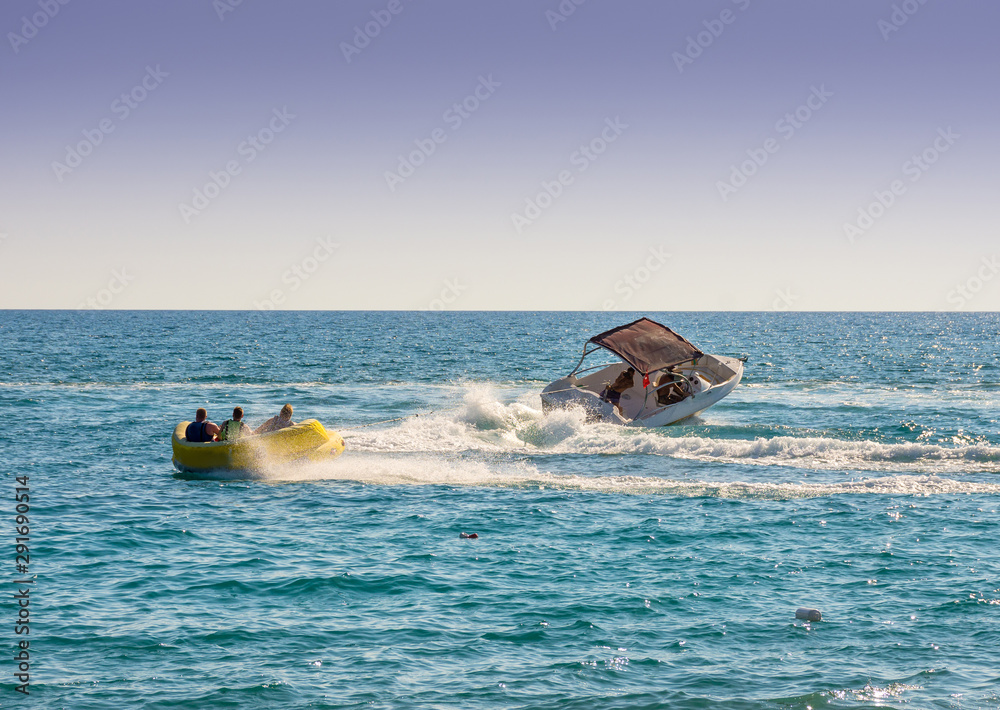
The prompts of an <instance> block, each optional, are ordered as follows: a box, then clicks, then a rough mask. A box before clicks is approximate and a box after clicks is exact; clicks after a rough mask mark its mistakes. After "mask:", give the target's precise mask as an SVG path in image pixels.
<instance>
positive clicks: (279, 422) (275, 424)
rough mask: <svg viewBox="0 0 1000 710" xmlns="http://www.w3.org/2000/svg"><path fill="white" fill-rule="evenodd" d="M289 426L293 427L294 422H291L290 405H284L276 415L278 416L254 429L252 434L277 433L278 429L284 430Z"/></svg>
mask: <svg viewBox="0 0 1000 710" xmlns="http://www.w3.org/2000/svg"><path fill="white" fill-rule="evenodd" d="M290 426H295V422H293V421H292V405H290V404H286V405H285V406H284V407H282V408H281V412H279V413H278V416H276V417H271V418H270V419H268V420H267V421H266V422H264V423H263V424H261V425H260V426H259V427H257V428H256V429H254V430H253V433H254V434H266V433H267V432H269V431H278V430H279V429H284V428H285V427H290Z"/></svg>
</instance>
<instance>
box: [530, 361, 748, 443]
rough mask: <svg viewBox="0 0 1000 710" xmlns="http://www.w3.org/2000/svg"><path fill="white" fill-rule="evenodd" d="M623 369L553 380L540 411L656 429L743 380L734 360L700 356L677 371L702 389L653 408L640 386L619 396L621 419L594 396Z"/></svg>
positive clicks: (718, 397) (695, 410)
mask: <svg viewBox="0 0 1000 710" xmlns="http://www.w3.org/2000/svg"><path fill="white" fill-rule="evenodd" d="M625 367H626V366H625V365H624V364H622V365H612V366H610V367H609V368H607V369H606V370H602V371H601V372H598V373H595V374H594V375H590V376H588V377H586V378H583V379H579V380H578V379H576V378H575V377H573V376H569V377H564V378H562V379H560V380H556V381H555V382H553V383H552V384H550V385H549V386H548V387H546V388H545V389H544V390H542V409H543V411H546V412H547V411H551V410H552V409H555V408H567V407H582V408H583V409H584V411H586V413H587V419H588V420H590V421H598V422H605V423H608V424H618V425H621V426H632V427H646V428H648V427H660V426H666V425H668V424H673V423H675V422H679V421H681V420H682V419H687V418H688V417H690V416H693V415H695V414H697V413H698V412H701V411H704V410H705V409H708V408H709V407H711V406H712V405H713V404H715V403H716V402H718V401H719V400H721V399H722V398H723V397H725V396H726V395H728V394H729V393H730V392H732V391H733V389H735V387H736V385H738V384H739V383H740V380H741V379H742V378H743V362H742V361H741V360H739V359H737V358H731V357H725V356H721V355H703V356H702V358H701V362H700V363H699V364H698V365H696V366H695V365H692V366H682V367H679V368H677V371H678V372H680V373H682V374H685V375H692V374H698V375H699V376H701V377H702V382H703V383H704V385H705V387H704V389H703V390H702V391H701V392H698V393H696V394H693V395H690V396H688V397H686V398H685V399H683V400H681V401H680V402H677V403H676V404H671V405H668V406H660V405H655V404H653V403H654V402H655V395H654V394H650V393H649V392H647V391H646V390H645V388H643V387H642V386H641V385H638V386H636V387H634V388H632V389H631V390H628V391H626V392H625V393H624V394H623V395H622V400H621V404H622V409H623V410H624V411H625V415H624V416H623V415H622V414H619V413H618V410H617V409H615V407H614V406H613V405H612V404H611V403H610V402H606V401H604V400H602V399H601V398H600V396H599V394H598V391H599V389H600V385H599V383H600V382H603V381H604V380H614V378H615V377H617V375H618V373H619V372H620V371H622V370H624V369H625Z"/></svg>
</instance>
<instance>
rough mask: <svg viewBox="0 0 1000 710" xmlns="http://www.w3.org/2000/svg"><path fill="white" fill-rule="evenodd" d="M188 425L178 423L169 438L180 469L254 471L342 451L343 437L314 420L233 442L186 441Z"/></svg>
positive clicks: (313, 459) (330, 457)
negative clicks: (267, 466) (266, 466)
mask: <svg viewBox="0 0 1000 710" xmlns="http://www.w3.org/2000/svg"><path fill="white" fill-rule="evenodd" d="M188 424H190V422H181V423H180V424H178V425H177V427H176V428H175V429H174V434H173V437H172V440H171V444H172V446H173V463H174V466H175V467H177V469H178V470H180V471H188V472H196V473H201V472H205V471H218V470H224V471H253V470H258V469H260V468H262V467H264V466H265V465H274V464H282V463H288V462H291V461H299V460H310V461H322V460H327V459H332V458H336V457H337V456H339V455H340V454H342V453H343V452H344V439H343V438H342V437H341V436H340V435H339V434H337V433H336V432H328V431H327V430H326V429H325V428H324V427H323V425H322V424H320V423H319V422H318V421H316V420H315V419H307V420H305V421H303V422H300V423H298V424H296V425H294V426H290V427H286V428H285V429H280V430H278V431H274V432H269V433H267V434H260V435H257V436H245V437H241V438H239V439H236V440H235V441H213V442H205V443H195V442H189V441H188V440H187V438H186V437H185V435H184V434H185V431H186V430H187V426H188Z"/></svg>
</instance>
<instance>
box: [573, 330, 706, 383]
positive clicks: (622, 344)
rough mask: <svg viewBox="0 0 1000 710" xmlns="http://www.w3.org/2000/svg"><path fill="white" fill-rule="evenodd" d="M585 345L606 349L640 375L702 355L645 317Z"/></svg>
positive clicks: (681, 339) (679, 337)
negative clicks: (590, 344) (589, 344)
mask: <svg viewBox="0 0 1000 710" xmlns="http://www.w3.org/2000/svg"><path fill="white" fill-rule="evenodd" d="M588 342H590V343H593V344H594V345H597V346H600V347H602V348H604V349H605V350H610V351H611V352H613V353H614V354H615V355H617V356H618V357H620V358H621V359H622V360H624V361H625V362H627V363H628V364H629V365H631V366H632V367H634V368H635V369H636V371H638V372H640V373H642V374H643V375H648V374H649V373H651V372H656V371H657V370H662V369H664V368H667V367H672V366H673V365H679V364H680V363H682V362H687V361H688V360H694V359H695V358H697V357H700V356H701V355H702V354H703V353H702V352H701V350H699V349H698V348H696V347H695V346H694V345H692V344H691V343H689V342H688V341H687V340H685V339H684V338H682V337H681V336H680V335H678V334H677V333H675V332H674V331H672V330H670V328H668V327H667V326H665V325H661V324H660V323H657V322H656V321H652V320H650V319H649V318H640V319H639V320H637V321H633V322H632V323H628V324H626V325H620V326H618V327H617V328H612V329H611V330H609V331H607V332H604V333H601V334H600V335H595V336H594V337H593V338H591V339H590V340H589V341H588Z"/></svg>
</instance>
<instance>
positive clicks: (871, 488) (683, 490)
mask: <svg viewBox="0 0 1000 710" xmlns="http://www.w3.org/2000/svg"><path fill="white" fill-rule="evenodd" d="M198 478H201V479H210V480H229V481H232V480H259V481H269V482H273V483H292V482H310V481H312V482H318V481H343V482H351V483H359V484H365V485H378V486H447V487H477V488H507V489H531V490H551V491H579V492H589V493H606V494H619V495H645V496H658V495H666V496H680V497H685V498H732V499H761V500H791V499H799V498H817V497H822V496H834V495H864V494H869V495H906V496H932V495H957V494H970V493H985V494H990V495H997V494H1000V484H995V483H974V482H969V481H959V480H954V479H950V478H943V477H939V476H934V475H895V476H884V477H877V478H868V479H864V480H860V481H845V482H838V483H791V482H789V483H762V482H752V481H731V482H713V481H689V480H674V479H667V478H657V477H655V476H581V475H574V474H559V473H550V472H546V471H541V470H539V469H538V468H537V467H536V466H535V465H534V464H529V463H524V462H519V463H499V464H498V463H495V462H486V461H469V460H448V461H442V460H441V459H440V458H437V457H432V456H428V455H425V454H421V455H416V456H410V455H404V454H395V455H386V454H374V453H351V452H347V453H345V454H344V455H343V456H342V457H341V458H340V459H337V460H334V461H329V462H324V463H311V464H303V465H298V466H287V465H286V466H283V467H281V468H276V469H272V470H265V471H258V472H255V473H254V474H252V475H249V474H248V475H243V476H241V475H240V474H239V473H237V472H232V471H227V472H221V473H220V475H219V476H217V477H216V476H212V475H209V474H202V475H199V476H198Z"/></svg>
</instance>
